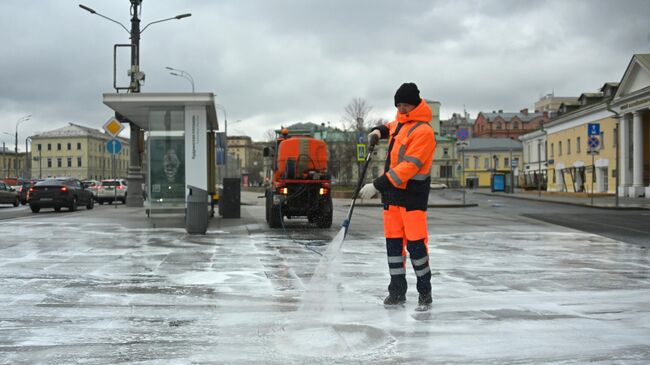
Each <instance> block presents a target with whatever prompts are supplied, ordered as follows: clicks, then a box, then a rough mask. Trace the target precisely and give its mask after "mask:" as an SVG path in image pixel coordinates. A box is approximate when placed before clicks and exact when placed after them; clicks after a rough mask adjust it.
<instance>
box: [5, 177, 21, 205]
mask: <svg viewBox="0 0 650 365" xmlns="http://www.w3.org/2000/svg"><path fill="white" fill-rule="evenodd" d="M0 204H12V205H13V206H14V207H17V206H19V205H20V196H18V192H17V191H16V189H14V188H12V187H11V186H9V185H7V184H5V183H4V181H0Z"/></svg>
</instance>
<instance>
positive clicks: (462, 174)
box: [460, 146, 467, 206]
mask: <svg viewBox="0 0 650 365" xmlns="http://www.w3.org/2000/svg"><path fill="white" fill-rule="evenodd" d="M460 158H461V162H460V166H461V170H460V171H461V178H462V179H463V185H462V186H463V206H465V190H467V182H466V181H465V148H464V147H463V146H461V147H460Z"/></svg>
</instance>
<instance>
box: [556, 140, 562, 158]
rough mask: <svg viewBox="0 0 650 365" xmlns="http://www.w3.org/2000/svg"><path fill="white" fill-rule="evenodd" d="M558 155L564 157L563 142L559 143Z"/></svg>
mask: <svg viewBox="0 0 650 365" xmlns="http://www.w3.org/2000/svg"><path fill="white" fill-rule="evenodd" d="M557 155H558V156H562V142H558V143H557Z"/></svg>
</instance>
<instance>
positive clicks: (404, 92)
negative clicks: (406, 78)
mask: <svg viewBox="0 0 650 365" xmlns="http://www.w3.org/2000/svg"><path fill="white" fill-rule="evenodd" d="M421 100H422V99H420V90H418V86H417V85H415V84H414V83H412V82H407V83H404V84H402V86H400V87H399V89H397V92H395V106H397V104H399V103H405V104H411V105H414V106H418V105H420V101H421Z"/></svg>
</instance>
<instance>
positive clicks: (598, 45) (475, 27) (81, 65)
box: [0, 0, 650, 150]
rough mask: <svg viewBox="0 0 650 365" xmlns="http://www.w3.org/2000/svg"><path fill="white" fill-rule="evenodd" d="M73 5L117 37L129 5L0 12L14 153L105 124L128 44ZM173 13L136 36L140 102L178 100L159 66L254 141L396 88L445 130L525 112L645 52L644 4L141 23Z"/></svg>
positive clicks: (310, 11)
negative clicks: (71, 130) (414, 91)
mask: <svg viewBox="0 0 650 365" xmlns="http://www.w3.org/2000/svg"><path fill="white" fill-rule="evenodd" d="M80 2H81V3H82V4H84V5H86V6H88V7H90V8H93V9H94V10H96V11H97V12H99V13H101V14H103V15H105V16H107V17H110V18H113V19H115V20H117V21H119V22H121V23H123V24H124V25H125V26H126V27H127V28H130V15H129V7H130V6H129V4H130V2H129V0H111V1H106V0H81V1H79V0H75V1H69V0H39V1H24V0H2V1H0V13H1V14H2V21H0V32H1V34H3V35H4V37H3V51H2V57H0V67H1V69H2V71H3V72H2V73H0V87H1V89H0V143H1V142H6V143H7V144H8V145H10V146H11V147H13V144H14V138H13V134H14V133H15V131H16V121H17V120H18V119H20V118H21V117H22V116H25V115H28V114H31V115H32V117H31V119H30V120H29V121H26V122H24V123H21V124H20V126H19V129H18V133H19V145H22V146H23V148H21V150H22V149H24V143H25V137H27V136H28V135H32V134H35V133H38V132H44V131H47V130H51V129H55V128H58V127H62V126H65V125H67V123H68V122H73V123H78V124H82V125H85V126H89V127H93V128H98V129H99V128H101V126H102V125H103V124H104V122H105V121H106V120H107V119H108V118H110V117H111V115H112V113H113V112H112V110H111V109H109V108H108V107H107V106H105V105H104V104H103V103H102V93H105V92H113V89H112V86H113V71H112V69H113V45H114V44H117V43H129V42H130V40H129V34H128V33H127V31H126V30H125V29H123V28H122V27H120V26H119V25H118V24H115V23H112V22H109V21H108V20H106V19H103V18H101V17H99V16H97V15H91V14H90V13H88V12H86V11H84V10H82V9H80V8H79V7H78V4H79V3H80ZM182 13H192V16H191V17H189V18H185V19H182V20H172V21H168V22H163V23H157V24H153V25H152V26H150V27H149V28H147V29H146V30H145V31H144V33H143V34H142V40H141V53H140V65H141V68H142V70H143V71H144V72H145V74H146V81H145V84H144V85H143V88H142V91H143V92H167V91H170V92H188V91H191V85H190V83H189V82H188V81H187V80H185V79H183V78H180V77H175V76H172V75H170V74H169V71H168V70H166V69H165V66H171V67H175V68H178V69H182V70H185V71H187V72H189V73H190V74H191V75H192V77H193V78H194V80H195V85H196V91H201V92H213V93H215V94H216V95H217V97H216V100H217V103H218V104H221V105H223V107H224V108H225V109H226V110H227V117H228V120H229V122H230V123H229V128H228V129H229V134H247V135H250V136H252V137H253V138H254V139H255V140H261V139H263V138H264V132H265V131H266V130H268V129H275V128H279V127H280V125H289V124H291V123H294V122H306V121H311V122H315V123H321V122H325V123H327V122H328V121H329V122H331V124H332V125H333V126H334V125H340V121H341V118H342V116H343V114H344V108H345V106H346V105H347V104H349V103H350V101H351V100H352V99H353V98H363V99H365V100H366V101H367V102H368V104H369V105H371V106H372V107H373V109H372V111H371V113H370V117H372V118H386V119H390V118H392V117H393V116H394V114H395V109H394V107H393V95H394V93H395V90H396V89H397V87H398V86H399V85H400V84H401V83H403V82H415V83H417V85H418V86H419V88H420V90H421V95H422V96H423V97H425V98H427V99H433V100H438V101H440V102H441V104H442V106H441V116H442V118H443V119H444V118H447V117H449V116H451V114H452V113H458V112H462V111H463V107H465V108H466V110H467V111H468V112H469V113H470V116H471V117H473V118H474V117H476V114H477V113H478V112H479V111H482V110H484V111H492V110H496V109H503V110H504V111H518V110H520V109H522V108H525V107H527V108H530V109H531V110H532V109H533V104H534V102H535V101H536V100H538V99H539V98H540V96H542V95H545V94H547V93H550V92H552V91H554V92H555V95H556V96H578V95H579V94H580V93H582V92H585V91H596V90H597V89H598V88H599V87H600V86H602V84H603V83H605V82H607V81H620V79H621V77H622V75H623V72H624V71H625V68H626V67H627V65H628V62H629V60H630V58H631V57H632V55H633V54H634V53H649V48H650V26H649V24H650V23H649V22H648V19H650V2H648V1H647V0H638V1H636V0H634V1H633V0H623V1H612V0H608V1H594V0H585V1H577V0H576V1H571V0H559V1H543V0H536V1H521V0H511V1H404V0H403V1H396V0H368V1H354V0H341V1H339V0H320V1H315V0H314V1H309V0H302V1H300V0H295V1H289V0H257V1H254V0H249V1H247V0H219V1H213V0H192V1H189V0H188V1H181V0H155V1H154V0H145V1H143V7H142V12H141V18H142V27H144V26H145V25H146V24H147V23H150V22H153V21H156V20H159V19H163V18H168V17H173V16H175V15H177V14H182ZM126 59H127V57H124V56H121V57H120V60H126ZM118 67H119V68H118V76H119V77H120V78H121V80H122V81H124V80H127V78H126V66H125V65H124V64H121V65H119V66H118ZM219 118H220V119H221V120H222V119H223V113H222V112H219ZM238 121H239V122H238ZM6 133H8V134H9V135H7V134H6ZM21 141H22V142H21Z"/></svg>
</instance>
